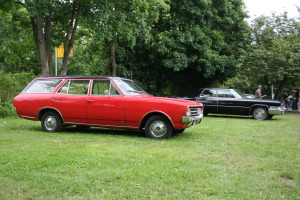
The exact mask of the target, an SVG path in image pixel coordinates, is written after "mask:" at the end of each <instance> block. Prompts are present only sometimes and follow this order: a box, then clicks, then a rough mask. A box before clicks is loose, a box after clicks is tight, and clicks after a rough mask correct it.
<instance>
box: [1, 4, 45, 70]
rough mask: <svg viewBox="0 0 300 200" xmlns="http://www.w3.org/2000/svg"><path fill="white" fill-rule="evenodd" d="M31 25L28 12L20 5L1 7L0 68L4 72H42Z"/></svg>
mask: <svg viewBox="0 0 300 200" xmlns="http://www.w3.org/2000/svg"><path fill="white" fill-rule="evenodd" d="M2 6H4V5H2ZM4 9H5V10H4ZM29 26H30V23H29V22H28V19H27V13H26V11H25V10H24V9H22V8H21V7H20V6H17V5H16V6H15V7H14V8H6V7H4V8H3V7H2V9H1V8H0V35H1V37H0V70H3V71H4V72H20V71H31V70H32V71H33V72H34V73H40V69H39V61H38V59H37V52H36V49H35V46H34V43H33V38H32V31H31V29H30V28H28V27H29Z"/></svg>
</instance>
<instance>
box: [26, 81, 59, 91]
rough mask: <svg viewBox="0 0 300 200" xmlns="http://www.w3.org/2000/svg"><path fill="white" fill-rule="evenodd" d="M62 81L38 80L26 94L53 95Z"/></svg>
mask: <svg viewBox="0 0 300 200" xmlns="http://www.w3.org/2000/svg"><path fill="white" fill-rule="evenodd" d="M61 81H62V80H57V79H55V80H36V81H35V82H34V83H33V84H32V85H30V86H29V87H28V88H27V89H26V90H25V91H24V92H25V93H51V92H53V90H54V89H55V88H56V86H57V85H58V84H59V83H60V82H61Z"/></svg>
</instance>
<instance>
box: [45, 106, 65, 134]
mask: <svg viewBox="0 0 300 200" xmlns="http://www.w3.org/2000/svg"><path fill="white" fill-rule="evenodd" d="M41 123H42V128H43V130H44V131H45V132H60V131H62V129H63V123H62V120H61V118H60V116H59V115H58V114H57V113H56V112H53V111H49V112H46V113H45V114H44V115H43V116H42V119H41Z"/></svg>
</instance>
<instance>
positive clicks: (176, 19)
mask: <svg viewBox="0 0 300 200" xmlns="http://www.w3.org/2000/svg"><path fill="white" fill-rule="evenodd" d="M245 17H246V14H245V12H244V11H243V4H242V1H193V0H190V1H182V0H173V1H170V12H169V13H163V14H162V16H161V17H160V20H159V21H158V22H157V23H156V24H155V26H154V27H153V28H152V30H151V38H150V39H148V40H144V39H143V37H140V38H139V40H138V42H137V45H136V46H135V47H134V49H133V50H132V51H130V50H129V49H128V48H126V47H124V48H126V50H125V51H126V52H128V51H130V53H128V54H127V56H128V57H127V56H126V57H125V58H124V59H125V61H124V62H125V63H126V68H127V69H131V70H132V71H133V74H134V75H133V76H134V77H135V78H137V79H139V80H143V81H145V80H146V81H145V82H148V83H150V88H149V89H150V91H151V90H152V91H153V92H154V93H156V94H157V93H160V94H162V93H161V92H163V91H168V90H171V91H173V92H172V93H177V94H188V93H191V92H192V91H193V90H195V89H196V88H198V87H200V86H209V85H211V84H212V83H213V82H214V81H216V80H218V79H219V80H225V79H226V78H228V77H232V76H233V75H234V74H235V72H236V66H237V64H238V62H239V58H240V56H241V55H242V54H243V48H244V47H245V45H246V44H247V42H248V41H247V31H248V27H247V24H246V22H245V21H244V18H245ZM141 69H142V70H141ZM140 72H142V73H140ZM148 77H149V78H148ZM150 77H151V78H150ZM178 84H180V85H181V86H180V87H178ZM187 85H188V86H189V87H184V86H187ZM151 87H152V88H151ZM162 95H164V94H162ZM165 95H166V94H165Z"/></svg>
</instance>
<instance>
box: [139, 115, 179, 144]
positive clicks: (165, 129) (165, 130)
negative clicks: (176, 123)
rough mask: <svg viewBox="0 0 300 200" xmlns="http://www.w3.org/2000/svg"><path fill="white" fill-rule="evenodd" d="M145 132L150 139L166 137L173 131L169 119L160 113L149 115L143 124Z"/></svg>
mask: <svg viewBox="0 0 300 200" xmlns="http://www.w3.org/2000/svg"><path fill="white" fill-rule="evenodd" d="M145 133H146V135H147V136H148V137H149V138H152V139H167V138H169V137H171V135H172V133H173V127H172V125H171V123H170V121H169V120H168V119H167V118H165V117H163V116H160V115H154V116H152V117H150V118H149V119H148V120H147V122H146V124H145Z"/></svg>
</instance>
